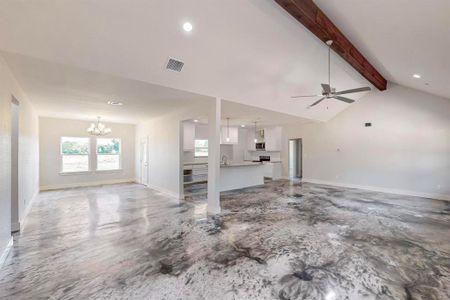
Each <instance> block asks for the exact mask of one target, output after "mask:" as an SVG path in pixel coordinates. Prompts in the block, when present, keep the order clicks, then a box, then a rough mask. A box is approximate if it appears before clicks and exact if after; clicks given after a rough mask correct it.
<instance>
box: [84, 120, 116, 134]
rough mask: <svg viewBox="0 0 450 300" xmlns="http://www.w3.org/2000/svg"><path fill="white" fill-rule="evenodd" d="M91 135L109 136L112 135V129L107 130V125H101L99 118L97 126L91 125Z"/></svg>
mask: <svg viewBox="0 0 450 300" xmlns="http://www.w3.org/2000/svg"><path fill="white" fill-rule="evenodd" d="M87 132H88V133H89V134H90V135H96V136H99V135H107V134H110V133H111V128H107V127H106V126H105V124H103V123H100V117H97V124H95V123H91V126H89V128H88V129H87Z"/></svg>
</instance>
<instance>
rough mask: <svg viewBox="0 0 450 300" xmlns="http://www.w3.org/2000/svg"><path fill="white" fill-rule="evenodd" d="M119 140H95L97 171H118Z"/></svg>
mask: <svg viewBox="0 0 450 300" xmlns="http://www.w3.org/2000/svg"><path fill="white" fill-rule="evenodd" d="M120 148H121V145H120V139H104V138H101V139H100V138H98V139H97V170H99V171H107V170H119V169H120V152H121V149H120Z"/></svg>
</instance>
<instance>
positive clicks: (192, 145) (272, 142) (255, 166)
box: [183, 118, 283, 199]
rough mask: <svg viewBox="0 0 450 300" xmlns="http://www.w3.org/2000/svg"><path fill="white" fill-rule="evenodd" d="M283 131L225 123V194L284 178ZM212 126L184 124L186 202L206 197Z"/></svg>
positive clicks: (221, 185) (222, 152)
mask: <svg viewBox="0 0 450 300" xmlns="http://www.w3.org/2000/svg"><path fill="white" fill-rule="evenodd" d="M281 148H282V127H281V126H273V125H264V124H258V122H251V123H250V122H247V123H244V122H241V123H239V121H237V120H233V121H231V120H230V119H229V118H225V120H222V126H221V130H220V158H221V163H220V177H219V190H220V191H221V192H224V191H229V190H235V189H240V188H246V187H251V186H258V185H263V184H264V182H265V180H277V179H280V178H281V177H282V173H283V172H282V164H281ZM207 180H208V124H207V123H206V122H202V121H200V120H195V119H194V120H189V121H185V122H183V187H184V196H185V198H186V199H189V198H190V197H198V196H200V197H201V196H206V194H207Z"/></svg>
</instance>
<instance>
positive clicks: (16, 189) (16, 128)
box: [11, 96, 20, 232]
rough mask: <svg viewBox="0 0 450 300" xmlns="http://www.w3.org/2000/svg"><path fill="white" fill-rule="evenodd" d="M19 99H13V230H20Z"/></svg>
mask: <svg viewBox="0 0 450 300" xmlns="http://www.w3.org/2000/svg"><path fill="white" fill-rule="evenodd" d="M19 112H20V106H19V101H18V100H17V99H16V98H15V97H14V96H12V99H11V232H17V231H20V222H19Z"/></svg>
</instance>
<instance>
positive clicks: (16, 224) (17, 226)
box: [11, 222, 20, 232]
mask: <svg viewBox="0 0 450 300" xmlns="http://www.w3.org/2000/svg"><path fill="white" fill-rule="evenodd" d="M18 231H20V223H19V222H14V223H11V232H18Z"/></svg>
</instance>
